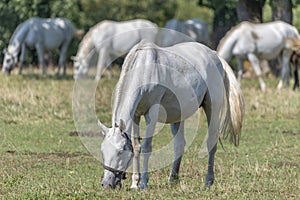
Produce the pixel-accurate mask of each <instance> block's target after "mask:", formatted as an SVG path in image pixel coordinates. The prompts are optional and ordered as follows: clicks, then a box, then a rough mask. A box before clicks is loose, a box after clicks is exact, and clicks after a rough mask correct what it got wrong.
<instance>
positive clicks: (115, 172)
mask: <svg viewBox="0 0 300 200" xmlns="http://www.w3.org/2000/svg"><path fill="white" fill-rule="evenodd" d="M158 105H159V106H158ZM199 107H203V109H204V111H205V113H206V116H207V120H208V125H209V129H208V139H207V148H208V149H207V150H208V152H209V160H208V172H207V176H206V186H207V187H210V186H211V185H212V184H213V181H214V171H213V166H214V155H215V152H216V148H217V142H218V139H219V134H220V133H222V134H224V136H225V137H226V136H228V134H227V133H229V136H230V140H231V142H233V143H234V144H235V145H237V144H238V141H239V137H240V133H241V128H242V119H243V115H244V99H243V96H242V92H241V90H240V87H239V84H238V82H237V80H236V79H235V76H234V74H233V72H232V70H231V68H230V66H229V65H228V64H227V63H226V62H225V61H224V60H223V59H222V58H220V57H218V56H217V54H216V53H215V52H214V51H212V50H210V49H209V48H207V47H205V46H204V45H202V44H200V43H196V42H188V43H180V44H177V45H175V46H172V47H167V48H162V47H158V46H156V45H154V44H153V43H150V42H146V41H142V42H141V43H139V44H137V45H136V46H135V47H134V48H133V49H132V50H131V51H130V52H129V54H128V55H127V57H126V58H125V62H124V64H123V67H122V71H121V75H120V79H119V82H118V84H117V87H116V91H115V94H114V101H113V116H112V125H113V126H112V128H107V127H105V125H103V124H101V122H100V121H99V122H98V124H99V127H100V129H101V132H102V133H103V135H104V140H103V142H102V144H101V151H102V155H103V166H104V168H105V171H104V178H103V182H102V185H103V187H111V188H115V187H116V185H119V186H121V178H122V176H123V175H124V172H125V170H126V169H127V167H128V165H129V164H130V162H131V160H132V158H133V175H132V186H131V187H132V188H138V183H139V180H140V177H139V172H140V171H139V154H140V143H139V139H140V133H139V122H140V118H141V116H144V117H145V120H146V133H145V137H144V140H143V144H142V146H141V152H142V153H143V154H144V164H143V171H142V176H141V183H140V186H139V187H140V188H147V183H148V179H149V177H148V161H149V156H150V154H151V151H152V136H153V133H154V128H155V125H156V123H157V122H162V123H170V124H171V131H172V134H173V138H174V162H173V166H172V170H171V174H170V178H169V181H173V180H174V179H176V177H178V172H179V167H180V161H181V158H182V154H183V151H184V146H185V139H184V122H185V120H186V119H187V118H188V117H190V116H191V115H193V114H194V113H195V112H196V111H197V110H198V108H199ZM225 133H226V134H225Z"/></svg>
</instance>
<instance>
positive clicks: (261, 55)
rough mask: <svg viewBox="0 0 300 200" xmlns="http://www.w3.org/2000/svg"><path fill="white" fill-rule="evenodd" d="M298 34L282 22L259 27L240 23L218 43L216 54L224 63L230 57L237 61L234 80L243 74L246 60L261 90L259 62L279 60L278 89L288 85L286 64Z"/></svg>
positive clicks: (262, 82)
mask: <svg viewBox="0 0 300 200" xmlns="http://www.w3.org/2000/svg"><path fill="white" fill-rule="evenodd" d="M299 39H300V36H299V33H298V30H297V29H296V28H295V27H294V26H292V25H290V24H287V23H285V22H282V21H275V22H269V23H262V24H252V23H250V22H242V23H240V24H239V25H237V26H235V27H234V28H232V29H231V30H230V31H229V32H228V33H227V34H226V35H225V36H224V38H223V39H222V40H221V41H220V44H219V46H218V48H217V51H218V54H219V55H220V56H221V57H223V58H224V59H225V60H226V61H229V60H230V58H231V57H232V56H236V57H237V59H238V80H239V81H241V78H242V74H243V64H242V63H243V60H245V59H248V60H249V61H250V63H251V66H252V67H253V68H254V71H255V73H256V75H257V77H258V79H259V82H260V87H261V89H262V90H265V89H266V85H265V83H264V81H263V79H262V77H261V75H262V72H261V68H260V60H263V59H265V60H270V59H273V58H277V57H279V58H280V60H281V65H282V71H281V80H280V82H279V84H278V89H281V88H282V86H283V82H284V81H286V83H287V85H288V82H289V65H288V64H289V60H290V57H291V55H292V53H293V50H297V49H299V41H300V40H299Z"/></svg>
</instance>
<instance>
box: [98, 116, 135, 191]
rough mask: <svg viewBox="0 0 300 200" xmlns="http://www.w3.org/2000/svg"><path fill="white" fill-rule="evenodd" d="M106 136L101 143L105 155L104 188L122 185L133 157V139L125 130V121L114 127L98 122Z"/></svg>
mask: <svg viewBox="0 0 300 200" xmlns="http://www.w3.org/2000/svg"><path fill="white" fill-rule="evenodd" d="M98 125H99V127H100V129H101V132H102V134H103V136H104V139H103V142H102V144H101V152H102V156H103V167H104V169H105V170H104V178H103V181H102V186H103V187H104V188H113V189H114V188H115V187H116V186H117V185H118V186H119V187H121V186H122V185H121V179H125V171H126V169H127V168H128V166H129V165H130V163H131V160H132V158H133V147H132V144H131V140H130V138H129V136H128V135H127V133H126V132H125V125H124V122H123V121H122V120H121V121H120V124H115V125H114V126H113V127H112V128H107V127H105V126H104V125H103V124H101V122H100V121H99V122H98Z"/></svg>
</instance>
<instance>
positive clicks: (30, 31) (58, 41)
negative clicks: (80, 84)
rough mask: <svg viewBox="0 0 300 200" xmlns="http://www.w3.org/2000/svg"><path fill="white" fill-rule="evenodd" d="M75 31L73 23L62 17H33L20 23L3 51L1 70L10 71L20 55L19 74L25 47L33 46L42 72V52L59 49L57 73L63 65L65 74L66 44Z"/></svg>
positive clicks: (43, 69)
mask: <svg viewBox="0 0 300 200" xmlns="http://www.w3.org/2000/svg"><path fill="white" fill-rule="evenodd" d="M75 33H76V29H75V28H74V26H73V24H72V23H71V22H70V21H69V20H67V19H64V18H53V19H52V18H49V19H44V18H39V17H33V18H30V19H28V20H26V21H25V22H23V23H22V24H20V25H19V26H18V27H17V28H16V30H15V32H14V34H13V36H12V37H11V39H10V43H9V45H8V48H7V50H5V51H4V53H5V56H4V60H3V67H2V71H3V72H4V73H10V72H11V70H12V69H13V68H14V66H15V65H16V64H17V62H18V54H19V52H20V51H21V50H22V51H21V55H20V66H19V74H21V73H22V66H23V62H24V58H25V52H26V48H27V47H30V48H32V47H34V48H36V50H37V52H38V59H39V65H40V68H41V70H42V73H43V74H44V73H45V63H44V52H45V51H46V50H59V61H58V69H57V74H59V71H60V68H61V67H62V66H63V74H64V75H65V74H66V63H65V62H66V53H67V50H68V46H69V44H70V42H71V40H72V38H73V35H74V34H75Z"/></svg>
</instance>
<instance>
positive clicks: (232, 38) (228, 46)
mask: <svg viewBox="0 0 300 200" xmlns="http://www.w3.org/2000/svg"><path fill="white" fill-rule="evenodd" d="M237 39H238V35H237V33H236V32H233V33H230V34H229V35H226V36H225V37H224V38H223V39H222V40H221V41H220V44H219V47H218V50H217V51H218V54H219V55H220V56H221V57H223V58H224V59H225V60H227V61H228V60H229V59H230V58H231V56H232V50H233V47H234V44H235V43H236V41H237Z"/></svg>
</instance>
